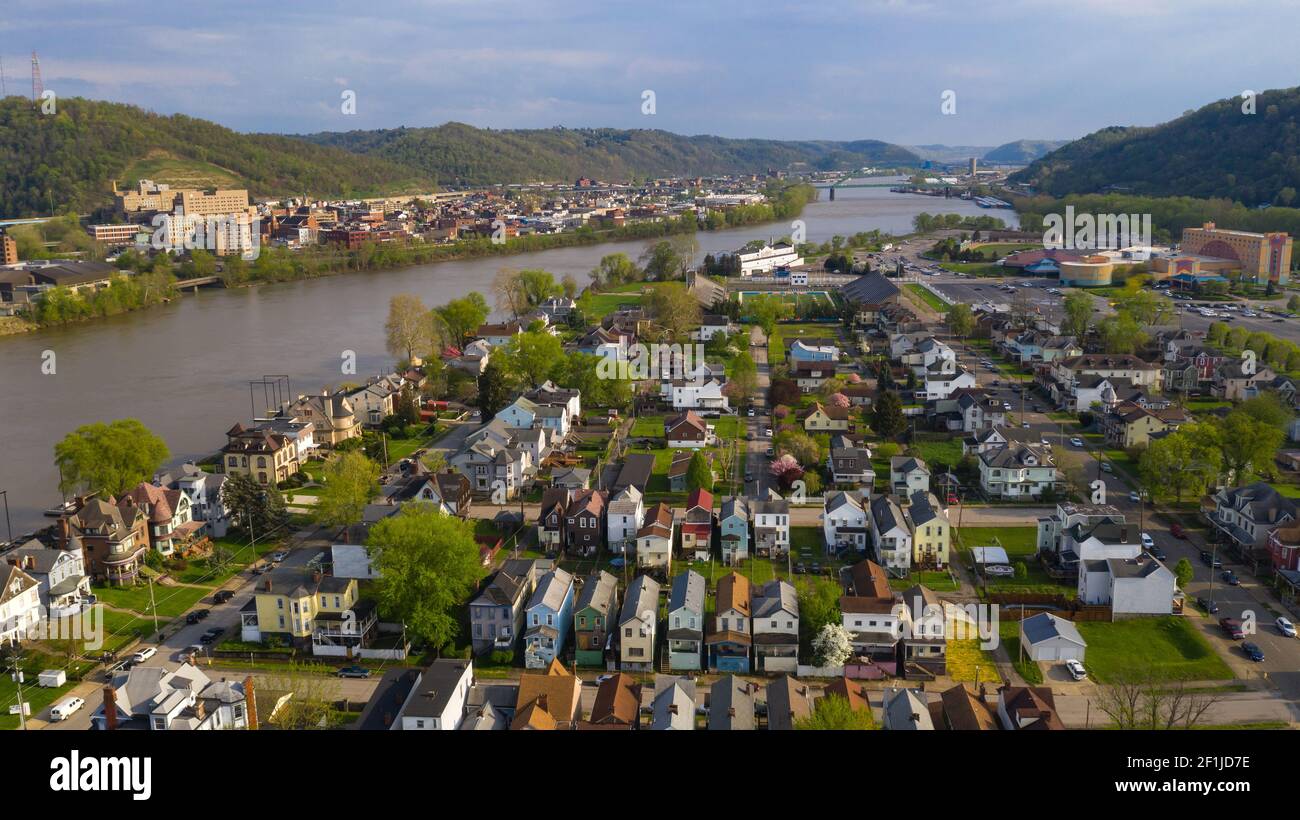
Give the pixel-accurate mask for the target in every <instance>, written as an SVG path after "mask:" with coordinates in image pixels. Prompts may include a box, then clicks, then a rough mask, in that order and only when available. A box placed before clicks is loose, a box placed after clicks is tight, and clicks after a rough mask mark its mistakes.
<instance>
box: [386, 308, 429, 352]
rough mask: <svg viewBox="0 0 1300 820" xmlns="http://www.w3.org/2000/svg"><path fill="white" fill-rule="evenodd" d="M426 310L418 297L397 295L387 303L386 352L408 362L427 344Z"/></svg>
mask: <svg viewBox="0 0 1300 820" xmlns="http://www.w3.org/2000/svg"><path fill="white" fill-rule="evenodd" d="M428 312H429V310H428V308H426V307H425V306H424V303H423V302H422V301H420V297H418V296H416V295H414V294H411V293H399V294H397V295H396V296H394V297H393V298H392V299H390V300H389V302H388V321H386V322H385V323H384V332H385V334H386V336H387V346H388V352H389V353H391V354H393V355H394V356H396V357H401V358H403V360H404V361H408V362H409V361H410V360H411V357H412V356H414V355H415V352H416V351H417V350H423V349H424V348H425V347H426V346H427V342H428V332H429V331H428V323H427V322H426V316H427V315H428Z"/></svg>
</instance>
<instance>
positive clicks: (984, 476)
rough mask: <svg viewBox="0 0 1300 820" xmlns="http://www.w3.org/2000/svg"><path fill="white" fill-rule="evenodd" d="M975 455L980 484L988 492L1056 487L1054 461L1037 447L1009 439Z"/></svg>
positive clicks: (1002, 494)
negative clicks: (1002, 444) (1009, 440)
mask: <svg viewBox="0 0 1300 820" xmlns="http://www.w3.org/2000/svg"><path fill="white" fill-rule="evenodd" d="M979 458H980V460H979V468H980V487H981V488H982V489H983V490H984V492H985V493H987V494H989V495H990V496H995V497H998V498H1021V497H1025V496H1040V495H1042V494H1043V493H1044V492H1046V491H1048V490H1054V489H1055V488H1056V483H1057V478H1058V476H1057V472H1056V462H1055V461H1053V460H1052V457H1051V456H1050V455H1048V454H1047V453H1046V451H1044V450H1043V449H1041V448H1039V447H1035V446H1033V445H1030V444H1022V443H1020V442H1015V441H1013V442H1008V443H1007V444H1006V445H1004V446H1002V447H995V448H992V449H989V450H985V451H984V452H982V453H980V454H979Z"/></svg>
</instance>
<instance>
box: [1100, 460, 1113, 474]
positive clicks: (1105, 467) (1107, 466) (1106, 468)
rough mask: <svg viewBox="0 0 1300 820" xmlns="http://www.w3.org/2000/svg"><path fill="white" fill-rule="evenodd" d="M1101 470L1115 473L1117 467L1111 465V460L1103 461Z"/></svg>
mask: <svg viewBox="0 0 1300 820" xmlns="http://www.w3.org/2000/svg"><path fill="white" fill-rule="evenodd" d="M1101 471H1102V472H1103V473H1113V472H1115V468H1114V467H1111V466H1110V462H1109V461H1103V462H1102V463H1101Z"/></svg>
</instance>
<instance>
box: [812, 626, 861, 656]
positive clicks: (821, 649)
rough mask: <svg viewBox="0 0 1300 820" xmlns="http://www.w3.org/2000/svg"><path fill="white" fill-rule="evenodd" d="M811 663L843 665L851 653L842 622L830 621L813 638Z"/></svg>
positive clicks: (850, 644)
mask: <svg viewBox="0 0 1300 820" xmlns="http://www.w3.org/2000/svg"><path fill="white" fill-rule="evenodd" d="M812 648H813V663H815V664H817V665H818V666H843V665H844V662H845V661H847V660H848V659H849V656H850V655H852V654H853V644H852V643H850V641H849V632H848V630H847V629H845V628H844V626H843V625H842V624H836V623H830V624H826V625H825V626H823V627H822V628H821V631H820V632H818V633H817V636H816V637H815V638H813V642H812Z"/></svg>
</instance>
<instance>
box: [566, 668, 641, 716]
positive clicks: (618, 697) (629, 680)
mask: <svg viewBox="0 0 1300 820" xmlns="http://www.w3.org/2000/svg"><path fill="white" fill-rule="evenodd" d="M640 724H641V684H639V683H637V681H636V679H635V678H633V677H632V676H631V675H624V674H623V673H622V672H618V673H615V674H613V675H610V676H608V677H606V678H605V679H604V680H602V681H601V682H600V686H599V688H597V689H596V700H595V702H593V703H592V705H591V715H590V716H589V717H588V718H587V723H584V724H579V726H578V728H579V729H587V728H592V727H600V728H602V729H636V728H638V727H639V726H640Z"/></svg>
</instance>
